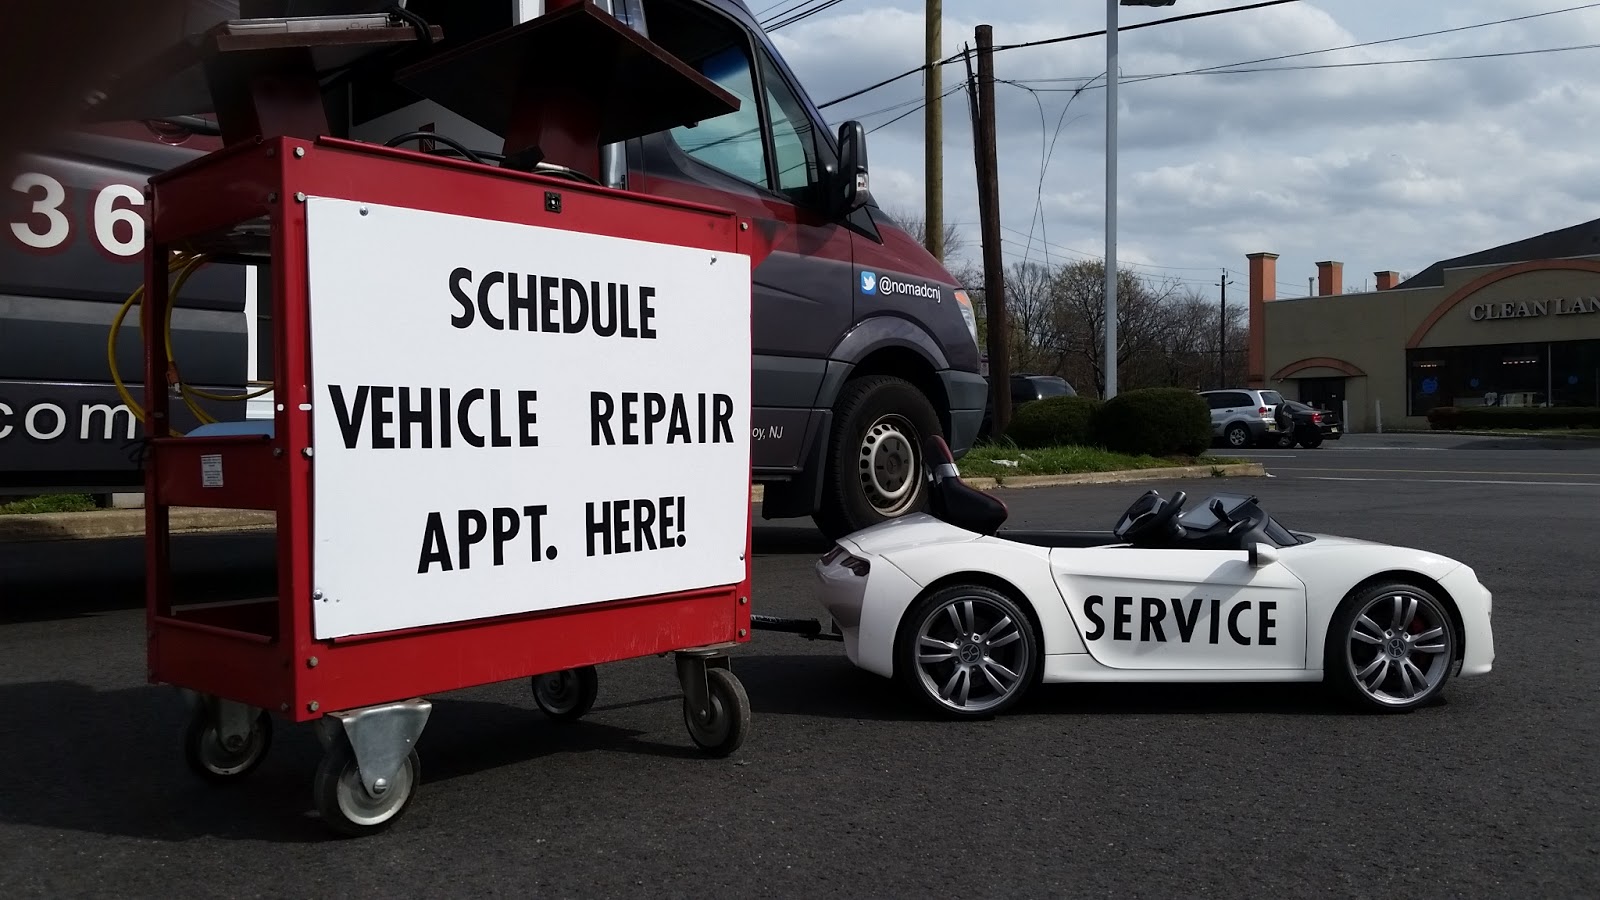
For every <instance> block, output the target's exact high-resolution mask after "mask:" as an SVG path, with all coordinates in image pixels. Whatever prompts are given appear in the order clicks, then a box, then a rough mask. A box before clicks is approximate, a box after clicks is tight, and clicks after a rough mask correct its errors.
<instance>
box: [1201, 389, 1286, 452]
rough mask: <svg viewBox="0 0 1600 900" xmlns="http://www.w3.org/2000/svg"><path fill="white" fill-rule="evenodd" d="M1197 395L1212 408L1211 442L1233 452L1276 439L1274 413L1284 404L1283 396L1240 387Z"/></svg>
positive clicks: (1202, 392)
mask: <svg viewBox="0 0 1600 900" xmlns="http://www.w3.org/2000/svg"><path fill="white" fill-rule="evenodd" d="M1200 396H1202V397H1204V398H1205V400H1206V405H1208V406H1210V407H1211V437H1212V440H1220V441H1221V442H1222V443H1223V444H1225V445H1227V446H1228V447H1232V448H1233V449H1235V450H1242V449H1244V448H1245V447H1257V446H1260V445H1261V444H1263V443H1266V442H1267V441H1268V440H1272V441H1276V440H1277V437H1278V422H1277V419H1276V418H1275V417H1274V413H1275V412H1276V410H1277V407H1278V404H1280V403H1282V402H1283V395H1282V394H1280V393H1278V392H1277V391H1260V390H1255V389H1253V388H1240V389H1237V390H1225V391H1201V392H1200Z"/></svg>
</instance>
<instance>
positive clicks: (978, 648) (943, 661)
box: [896, 585, 1042, 718]
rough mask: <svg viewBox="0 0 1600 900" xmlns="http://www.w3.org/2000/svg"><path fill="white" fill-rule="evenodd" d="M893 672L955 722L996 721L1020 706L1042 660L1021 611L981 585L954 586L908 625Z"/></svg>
mask: <svg viewBox="0 0 1600 900" xmlns="http://www.w3.org/2000/svg"><path fill="white" fill-rule="evenodd" d="M900 643H901V648H900V650H901V652H900V654H899V656H900V659H899V660H898V661H897V666H896V668H898V669H899V670H900V672H901V673H902V674H903V675H904V676H905V677H906V680H907V681H908V682H910V684H911V687H912V689H913V690H915V691H916V693H917V694H918V695H919V696H920V697H921V698H922V700H923V701H924V702H925V703H927V704H929V705H930V706H931V707H932V708H933V709H935V710H937V711H938V712H940V713H942V714H944V715H946V716H953V717H958V718H979V717H987V716H992V715H995V714H997V713H999V712H1001V711H1003V710H1005V709H1007V708H1009V707H1010V706H1012V705H1013V704H1015V703H1016V702H1017V701H1019V700H1020V699H1021V698H1022V695H1023V694H1024V693H1025V692H1026V691H1027V689H1028V687H1029V686H1030V685H1031V684H1032V683H1033V682H1034V680H1035V679H1036V676H1037V672H1038V669H1039V664H1040V660H1041V659H1042V654H1041V653H1040V651H1039V645H1038V639H1037V637H1036V636H1035V634H1034V630H1033V623H1032V621H1031V620H1030V619H1029V618H1028V615H1027V613H1025V612H1024V611H1023V609H1022V607H1021V606H1019V605H1018V604H1017V602H1016V601H1014V600H1012V599H1011V598H1010V597H1007V596H1006V595H1005V594H1003V593H1001V592H999V591H996V590H995V589H993V588H990V587H987V586H984V585H956V586H952V587H949V588H945V589H944V590H941V591H939V592H938V593H935V594H933V595H932V596H930V597H928V598H926V599H925V600H923V601H922V602H921V603H919V604H917V605H916V606H915V607H914V608H913V609H912V611H911V614H910V615H909V616H908V617H907V620H906V628H904V629H903V631H902V638H901V642H900Z"/></svg>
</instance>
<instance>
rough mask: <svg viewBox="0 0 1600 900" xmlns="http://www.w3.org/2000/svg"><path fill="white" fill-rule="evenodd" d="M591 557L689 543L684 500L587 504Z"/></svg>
mask: <svg viewBox="0 0 1600 900" xmlns="http://www.w3.org/2000/svg"><path fill="white" fill-rule="evenodd" d="M584 514H585V516H586V517H587V518H586V522H585V525H584V530H585V532H586V533H587V534H588V538H589V547H588V549H589V555H590V556H597V555H598V556H611V555H614V554H618V553H638V552H640V551H646V550H667V549H670V548H672V547H682V546H684V545H685V544H687V543H689V538H688V537H687V536H686V535H685V534H684V533H683V527H684V502H683V498H682V497H657V498H654V499H650V498H640V499H633V500H602V501H600V502H599V503H586V504H584Z"/></svg>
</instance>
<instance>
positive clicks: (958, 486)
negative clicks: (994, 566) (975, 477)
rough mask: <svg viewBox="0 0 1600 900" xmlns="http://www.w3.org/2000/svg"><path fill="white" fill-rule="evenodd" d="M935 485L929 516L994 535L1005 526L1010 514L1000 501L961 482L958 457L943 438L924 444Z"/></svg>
mask: <svg viewBox="0 0 1600 900" xmlns="http://www.w3.org/2000/svg"><path fill="white" fill-rule="evenodd" d="M923 454H924V455H925V456H926V457H927V459H928V470H929V471H930V472H932V473H933V474H932V478H933V485H932V487H931V489H930V490H929V491H928V512H929V513H931V514H932V515H933V516H935V517H936V518H938V519H940V520H942V521H945V522H949V523H950V524H951V525H954V526H956V527H957V528H964V529H966V530H968V531H976V532H977V533H979V534H985V535H993V534H994V533H995V532H997V531H999V530H1000V526H1001V525H1003V524H1005V521H1006V518H1007V517H1008V516H1009V515H1010V510H1008V509H1007V508H1006V505H1005V502H1004V501H1002V500H1001V499H1000V498H999V497H996V496H994V495H992V494H989V493H987V492H984V491H980V490H978V489H977V488H975V487H972V486H971V485H969V484H966V483H964V482H963V481H962V480H961V474H960V472H959V471H958V470H957V469H956V457H955V454H954V453H952V452H950V445H949V444H946V443H945V441H944V438H942V437H940V436H938V435H933V436H932V437H929V438H928V439H927V440H925V441H923Z"/></svg>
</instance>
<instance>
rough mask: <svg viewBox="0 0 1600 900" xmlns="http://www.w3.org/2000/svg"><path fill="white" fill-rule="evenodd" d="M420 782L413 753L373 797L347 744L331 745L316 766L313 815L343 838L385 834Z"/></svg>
mask: <svg viewBox="0 0 1600 900" xmlns="http://www.w3.org/2000/svg"><path fill="white" fill-rule="evenodd" d="M421 780H422V762H421V760H419V759H418V758H417V751H416V750H415V749H413V750H412V751H411V752H410V753H409V754H407V755H406V759H405V762H404V763H402V764H401V766H400V768H399V769H397V770H396V771H395V773H394V777H393V778H392V779H390V781H389V783H388V784H386V785H384V786H383V790H382V791H381V792H380V793H377V794H371V793H368V792H367V789H366V786H365V785H363V784H362V783H361V770H360V768H358V767H357V765H356V754H355V751H354V750H353V749H351V747H350V742H349V741H348V740H345V739H343V738H341V739H339V740H336V741H334V742H333V744H332V746H330V747H329V748H328V752H327V753H326V754H324V755H323V757H322V762H321V764H320V765H318V766H317V774H316V778H315V780H314V781H313V784H312V789H313V792H314V793H315V795H316V802H317V812H318V813H319V814H321V816H322V821H323V822H324V823H325V824H326V825H327V826H328V827H329V828H331V829H333V831H334V832H336V833H338V834H339V835H342V836H345V837H365V836H367V835H371V834H377V833H378V832H381V831H384V830H387V829H388V828H389V827H390V826H391V825H393V824H394V823H395V822H396V821H398V820H399V818H400V816H401V815H402V814H404V813H405V811H406V810H407V809H408V808H410V806H411V801H412V799H413V798H415V797H416V794H417V785H418V783H419V782H420V781H421Z"/></svg>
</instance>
